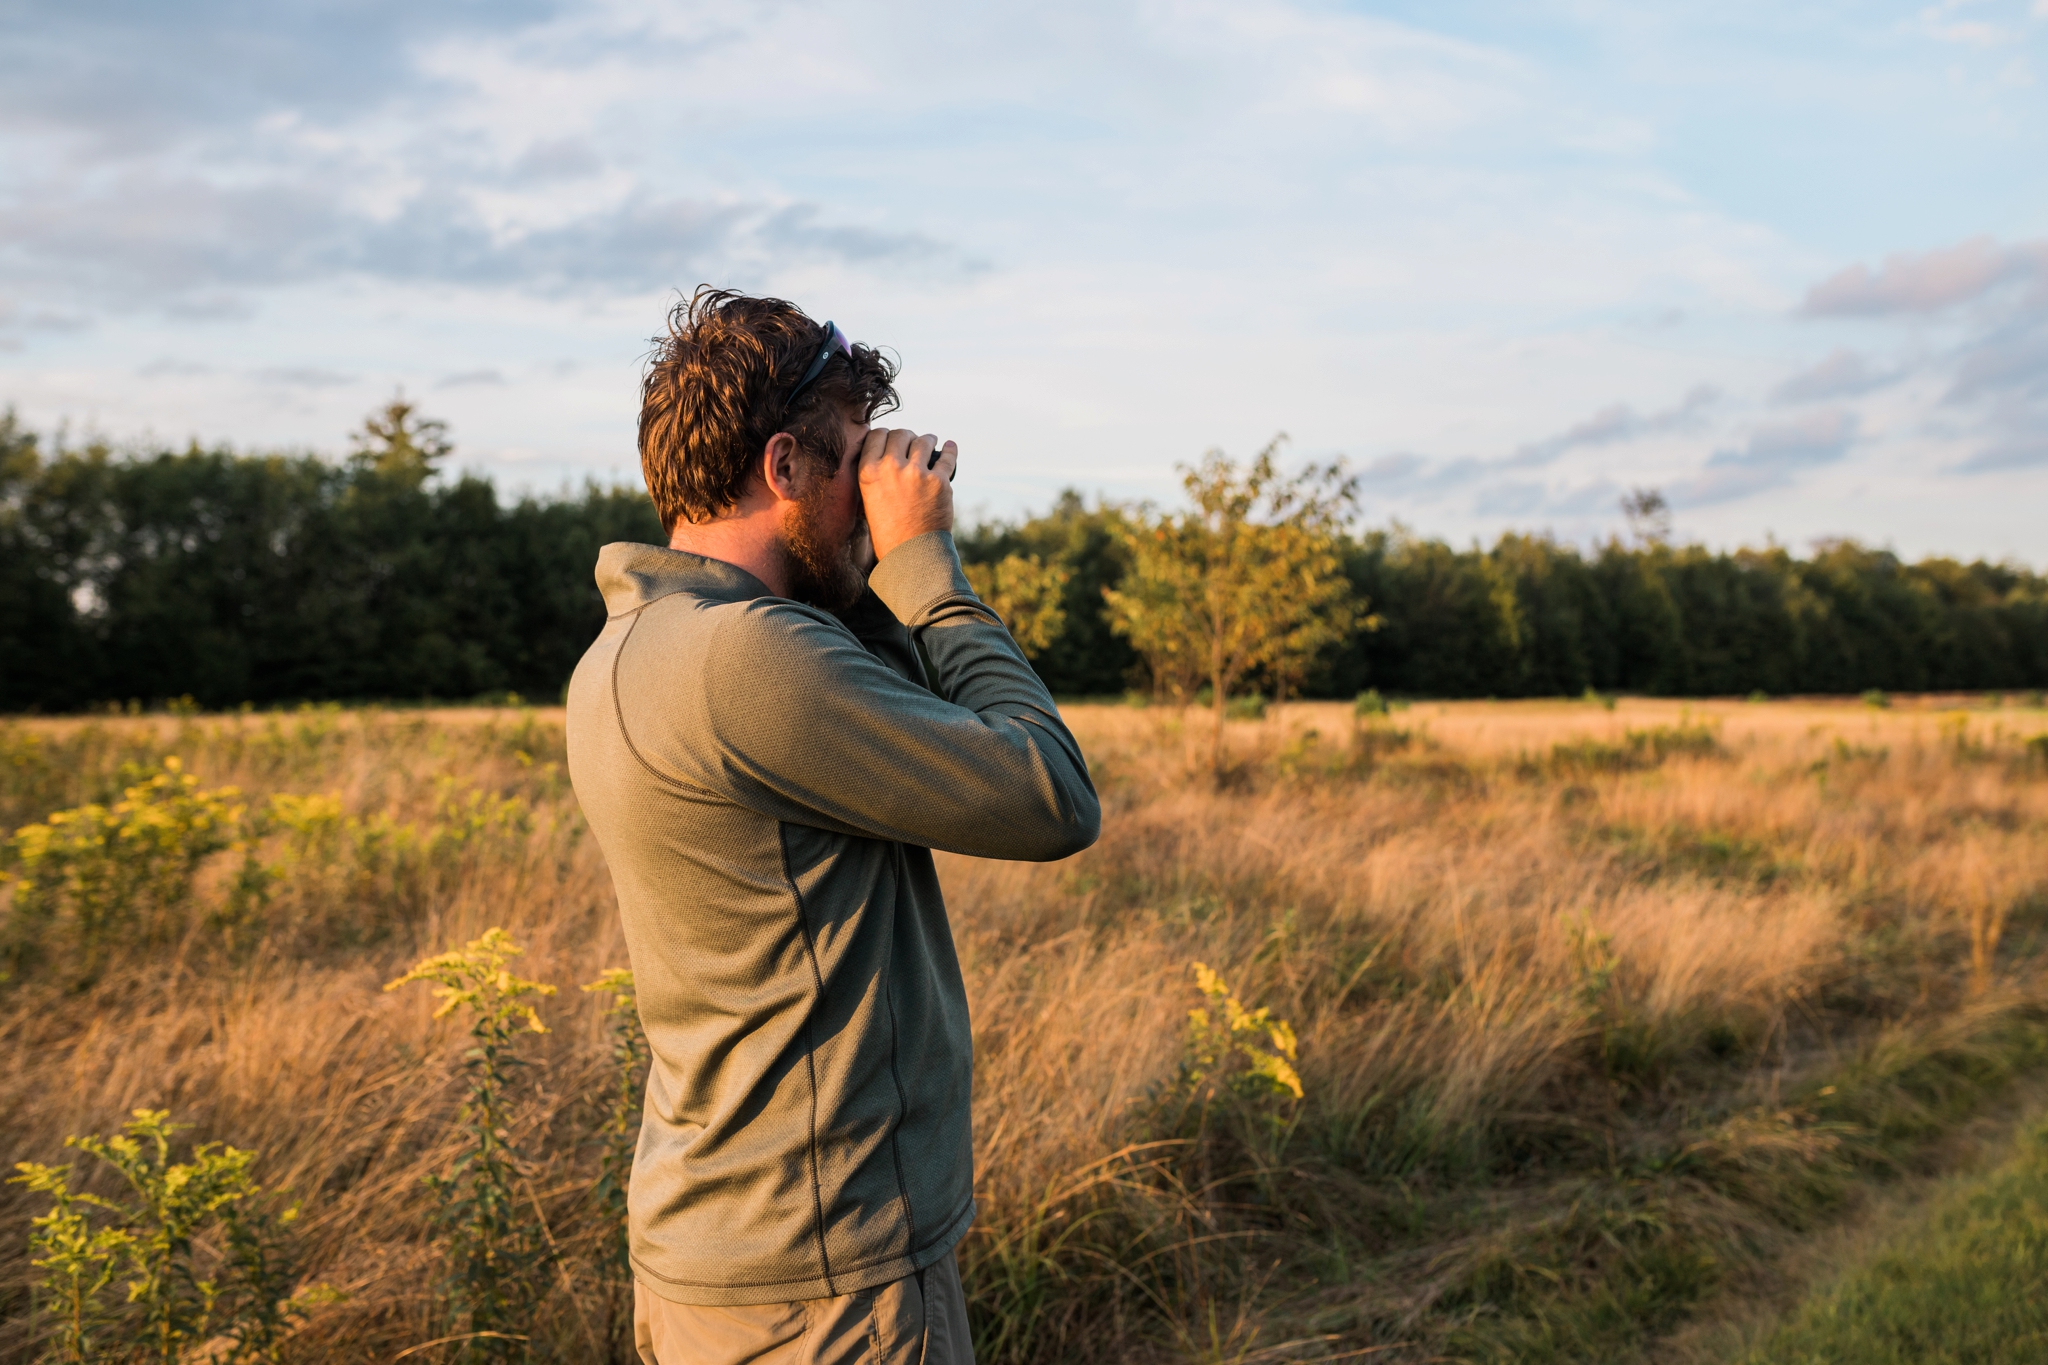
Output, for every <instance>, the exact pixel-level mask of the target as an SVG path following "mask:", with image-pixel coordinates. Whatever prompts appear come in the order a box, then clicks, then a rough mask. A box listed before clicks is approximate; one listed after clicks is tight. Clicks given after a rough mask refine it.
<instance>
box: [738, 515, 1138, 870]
mask: <svg viewBox="0 0 2048 1365" xmlns="http://www.w3.org/2000/svg"><path fill="white" fill-rule="evenodd" d="M870 585H871V587H872V588H873V589H874V593H875V595H876V596H877V597H878V598H879V599H880V600H881V601H882V602H883V603H885V604H887V606H888V608H889V610H890V611H891V612H893V613H894V614H895V616H896V619H897V620H899V621H901V622H902V623H903V625H904V626H906V627H908V628H909V630H910V632H911V634H912V635H914V636H915V637H916V639H917V641H918V643H919V644H921V645H922V646H923V648H924V652H925V655H926V657H927V658H928V659H929V660H930V661H931V664H932V668H933V672H934V674H935V676H934V677H933V678H932V679H931V686H930V687H929V688H927V687H924V686H920V685H919V684H918V683H917V682H915V681H912V680H911V679H910V678H906V677H904V676H903V675H902V674H900V673H898V672H896V671H895V670H893V669H891V668H890V667H889V666H888V665H887V664H885V663H884V662H883V660H882V659H880V658H878V657H876V655H875V654H873V653H871V652H870V651H869V650H868V649H867V648H865V647H864V646H863V645H862V643H861V641H860V640H859V639H857V638H856V637H855V636H854V635H853V634H852V632H851V631H849V630H848V628H847V627H846V625H844V624H843V623H841V622H840V621H838V620H836V619H834V618H833V617H831V616H829V615H826V614H825V613H823V612H818V611H814V610H812V609H810V608H807V607H803V606H799V605H797V604H795V603H792V602H786V601H780V600H777V599H764V600H761V601H759V602H754V603H749V604H747V605H746V606H745V607H744V608H742V609H741V610H740V611H738V612H735V613H734V614H733V615H732V616H731V617H730V618H729V619H728V620H727V621H726V622H725V623H724V624H723V625H721V626H720V627H719V629H718V633H717V636H716V638H715V640H714V644H713V648H714V650H715V657H716V658H717V659H718V667H717V669H716V670H715V671H714V672H713V674H712V678H713V679H715V681H708V682H707V686H708V687H710V688H711V689H713V690H712V691H711V692H710V694H709V695H707V696H706V698H705V709H704V712H703V714H704V715H705V717H706V718H707V720H708V722H709V724H710V726H711V730H712V733H711V734H710V736H708V738H709V739H710V740H711V742H712V743H711V752H712V753H713V754H715V755H716V761H717V762H718V763H719V765H720V769H721V770H720V772H719V773H718V774H716V781H717V785H719V786H721V787H723V788H724V789H725V794H726V795H728V796H729V797H731V798H732V799H734V800H737V801H739V802H740V803H741V804H742V805H745V806H748V807H749V808H751V809H755V810H759V811H761V812H762V813H763V814H770V815H773V816H775V817H776V818H778V819H782V820H787V821H790V822H791V823H794V824H805V825H813V826H817V827H820V828H825V829H833V830H838V831H841V832H845V833H851V834H859V835H864V836H867V837H871V838H880V839H892V840H896V841H899V842H902V843H909V844H918V845H922V846H925V847H928V848H942V849H949V850H951V851H953V852H956V853H966V854H971V855H974V856H977V857H983V858H1010V859H1019V860H1030V861H1039V862H1044V861H1050V860H1052V859H1056V858H1064V857H1066V856H1068V855H1069V854H1073V853H1078V852H1080V851H1081V850H1082V849H1084V848H1086V847H1088V845H1090V844H1092V843H1094V842H1095V837H1096V835H1097V834H1098V833H1099V832H1100V830H1101V825H1102V809H1101V805H1100V803H1099V802H1098V801H1097V799H1096V795H1095V787H1094V784H1093V783H1092V782H1090V781H1089V778H1088V765H1087V763H1086V762H1085V761H1084V760H1083V759H1082V757H1081V750H1080V746H1079V745H1077V744H1076V743H1075V742H1074V737H1073V735H1072V734H1071V733H1069V731H1068V730H1067V727H1066V724H1065V722H1064V721H1062V720H1061V719H1060V715H1059V711H1058V708H1056V707H1055V706H1054V705H1053V700H1052V696H1051V694H1050V693H1048V692H1047V691H1046V690H1045V684H1044V683H1042V682H1041V681H1039V678H1038V675H1037V674H1036V673H1034V672H1033V671H1032V669H1031V666H1030V664H1028V663H1026V662H1025V660H1024V655H1023V653H1022V652H1021V651H1020V650H1019V649H1018V648H1017V645H1016V642H1015V641H1014V640H1012V639H1011V638H1010V633H1009V631H1008V630H1006V629H1004V627H1003V624H1002V622H1001V621H1000V620H999V619H998V618H997V617H996V615H995V613H994V612H992V611H990V610H989V608H988V607H987V606H986V605H984V604H983V603H982V602H981V601H980V600H979V599H977V598H976V597H975V596H974V593H973V591H972V590H971V589H970V588H969V587H968V586H967V578H966V575H965V574H963V573H962V572H961V570H960V561H959V557H958V555H957V553H956V552H955V550H954V547H953V538H952V535H951V534H950V533H948V532H943V531H940V532H933V533H932V534H930V535H926V536H921V537H919V538H918V539H916V540H913V541H910V542H907V543H906V544H904V545H901V546H899V547H897V549H895V550H894V551H892V552H891V553H890V555H889V557H888V558H887V559H886V560H884V561H883V562H882V563H881V564H880V565H878V566H877V567H876V570H875V573H874V575H873V577H872V578H871V580H870Z"/></svg>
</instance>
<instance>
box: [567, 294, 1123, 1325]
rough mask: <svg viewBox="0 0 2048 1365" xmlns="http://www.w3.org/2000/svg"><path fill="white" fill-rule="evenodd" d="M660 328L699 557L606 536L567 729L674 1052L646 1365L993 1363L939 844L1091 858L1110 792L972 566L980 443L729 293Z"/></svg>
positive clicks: (674, 509)
mask: <svg viewBox="0 0 2048 1365" xmlns="http://www.w3.org/2000/svg"><path fill="white" fill-rule="evenodd" d="M655 345H656V350H655V354H654V357H653V360H652V362H651V364H650V366H649V368H648V371H647V375H646V380H645V384H644V386H643V390H642V404H641V413H640V460H641V467H642V469H643V471H644V473H645V475H646V480H647V488H648V492H649V493H650V494H651V495H652V497H653V499H654V505H655V509H656V510H657V511H658V512H659V513H660V515H661V519H662V523H663V525H664V526H665V527H666V528H667V531H668V535H669V543H668V545H667V547H666V548H660V547H656V546H651V545H629V544H615V545H607V546H605V547H604V549H603V550H602V551H601V552H600V553H599V555H598V562H597V582H598V586H599V588H600V589H602V591H603V593H604V600H605V606H606V611H607V614H608V616H609V619H608V620H607V621H606V623H605V627H604V631H603V633H602V634H600V635H599V636H598V638H597V641H596V643H595V644H593V645H592V646H591V647H590V650H589V652H588V653H587V654H585V655H584V657H583V660H582V662H581V663H580V664H579V665H578V666H577V669H576V675H575V678H574V679H573V681H572V682H571V683H570V687H569V719H568V725H569V772H570V776H571V778H572V779H573V781H574V783H575V787H576V795H577V798H578V800H579V801H580V802H581V803H582V806H583V810H584V814H585V816H586V817H587V819H588V820H589V822H590V827H591V829H592V831H593V832H594V833H595V834H596V836H597V840H598V843H599V845H600V846H601V847H602V848H603V850H604V855H605V860H606V862H607V863H608V864H609V865H610V868H611V873H612V880H613V884H614V885H615V887H616V888H617V891H618V900H619V914H620V919H621V921H622V922H623V924H624V928H625V936H626V944H627V948H628V951H629V952H630V953H631V955H632V962H633V974H634V981H635V987H636V993H637V995H638V998H639V1003H640V1014H641V1019H642V1021H643V1022H644V1024H645V1025H646V1029H647V1038H648V1041H649V1043H650V1044H651V1045H652V1048H653V1054H654V1060H653V1065H652V1067H651V1068H650V1071H649V1074H648V1078H647V1099H646V1110H645V1114H646V1117H645V1120H644V1122H643V1124H642V1127H641V1132H640V1143H639V1148H638V1151H637V1153H636V1155H635V1157H634V1162H633V1179H632V1190H631V1195H630V1199H629V1207H630V1223H631V1229H630V1230H631V1246H632V1259H633V1269H634V1280H635V1314H634V1317H635V1324H634V1325H635V1333H636V1337H637V1340H638V1345H639V1350H640V1356H641V1359H642V1360H643V1361H644V1362H646V1365H711V1363H712V1362H717V1365H727V1363H728V1362H740V1361H753V1362H763V1365H768V1363H770V1362H790V1365H796V1362H803V1363H804V1365H813V1362H816V1365H838V1363H839V1362H855V1361H861V1362H867V1361H876V1362H881V1361H888V1362H898V1361H901V1362H906V1365H908V1363H910V1362H930V1363H931V1365H950V1363H951V1362H956V1361H971V1360H972V1359H973V1350H972V1346H971V1344H970V1342H969V1339H968V1332H967V1320H966V1304H965V1297H964V1294H963V1292H962V1288H961V1283H960V1276H959V1270H958V1268H957V1264H956V1261H955V1257H954V1247H955V1245H956V1244H957V1243H958V1242H959V1240H960V1238H961V1237H962V1236H963V1235H964V1234H965V1233H966V1231H967V1228H968V1226H969V1224H970V1223H971V1222H972V1220H973V1218H974V1197H973V1190H974V1170H973V1149H972V1136H971V1131H970V1127H969V1112H968V1109H969V1100H970V1091H971V1087H972V1066H973V1049H972V1040H971V1036H970V1033H969V1030H968V1018H967V998H966V992H965V989H964V987H963V984H962V981H961V975H960V964H959V961H958V959H957V957H956V956H955V953H954V948H953V938H952V934H951V931H950V929H949V927H948V924H947V920H946V910H945V905H944V902H943V901H942V899H941V898H940V894H939V882H938V875H937V872H936V870H935V868H934V866H933V862H932V853H931V850H933V849H935V848H943V849H950V850H952V851H953V852H956V853H964V854H969V855H972V856H975V857H983V858H1010V859H1031V860H1041V861H1043V860H1051V859H1055V858H1064V857H1066V856H1068V855H1069V854H1072V853H1076V852H1078V851H1080V850H1081V849H1084V848H1086V847H1087V846H1088V845H1089V844H1091V843H1093V842H1094V841H1095V837H1096V834H1097V832H1098V830H1099V828H1100V824H1101V808H1100V806H1099V804H1098V802H1097V800H1096V796H1095V789H1094V787H1093V786H1092V785H1091V784H1090V782H1089V779H1088V768H1087V764H1086V762H1085V761H1084V760H1083V759H1082V757H1081V752H1080V749H1079V747H1078V746H1077V745H1076V744H1075V742H1074V737H1073V736H1072V735H1071V734H1070V733H1068V731H1067V727H1066V725H1065V724H1064V723H1063V722H1062V721H1061V719H1060V715H1059V711H1058V710H1057V708H1056V707H1055V706H1054V705H1053V700H1052V697H1051V696H1050V695H1049V694H1048V693H1047V692H1046V690H1045V686H1044V684H1043V683H1041V682H1040V681H1039V679H1038V676H1037V675H1036V674H1035V673H1033V672H1032V670H1031V667H1030V665H1029V664H1027V663H1026V662H1025V661H1024V656H1023V654H1022V653H1021V652H1019V650H1018V648H1017V646H1016V643H1015V642H1014V641H1013V640H1012V639H1011V638H1010V635H1009V632H1008V631H1006V630H1005V629H1004V628H1003V625H1002V622H1001V620H1000V619H999V618H998V617H997V616H996V615H995V613H994V612H992V611H990V610H989V608H988V607H986V606H985V605H983V604H982V603H981V602H980V601H979V600H977V599H976V597H975V596H974V594H973V592H972V591H971V590H970V589H969V587H968V585H967V579H966V577H965V576H964V575H963V574H962V572H961V570H960V560H959V556H958V553H957V552H956V550H955V549H954V545H953V536H952V527H953V494H952V485H951V480H952V477H953V473H954V469H955V466H956V464H957V461H958V458H959V453H958V450H957V448H956V446H955V445H954V443H953V442H951V441H948V442H946V443H945V445H944V446H943V448H941V447H940V446H939V445H938V443H937V441H936V440H935V439H934V438H933V437H931V436H929V435H917V434H915V433H912V432H910V431H904V430H893V431H882V430H877V429H874V428H873V427H871V425H870V423H871V422H872V421H873V419H874V418H875V417H876V416H877V415H879V414H881V413H883V412H887V411H889V410H891V409H893V408H894V406H895V403H896V393H895V388H894V381H895V377H896V369H895V367H894V365H892V364H891V363H890V362H889V361H888V360H887V359H886V358H884V357H883V356H882V355H881V354H880V353H879V352H877V351H876V350H874V349H873V348H871V347H868V346H864V345H854V344H852V343H850V342H849V341H847V339H846V338H845V336H844V335H843V334H842V333H841V332H840V331H839V329H838V328H837V327H836V326H834V325H833V324H831V323H829V322H828V323H826V324H824V325H823V326H820V325H818V324H817V323H815V322H813V321H811V320H810V319H809V318H808V317H806V316H805V315H804V314H803V312H802V311H800V310H799V309H798V308H796V307H795V305H793V304H790V303H786V302H783V301H782V300H779V299H766V298H749V297H746V296H743V295H740V294H737V293H733V292H730V291H725V290H710V289H702V290H699V291H698V292H697V294H696V296H695V297H693V298H692V299H690V300H689V302H687V303H685V304H682V305H679V306H678V307H677V308H676V309H675V311H674V312H673V313H672V314H671V316H670V319H669V332H668V335H667V336H666V337H662V338H658V339H657V340H656V343H655ZM920 652H921V654H922V658H920ZM926 661H928V662H929V668H930V672H929V673H927V671H926Z"/></svg>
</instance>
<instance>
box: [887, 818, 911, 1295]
mask: <svg viewBox="0 0 2048 1365" xmlns="http://www.w3.org/2000/svg"><path fill="white" fill-rule="evenodd" d="M896 876H897V878H898V879H899V881H900V880H902V879H903V877H904V867H903V845H902V844H900V843H899V844H897V845H896ZM889 938H890V944H891V946H892V948H893V946H894V943H895V938H896V925H895V922H894V919H893V917H892V919H891V922H890V925H889ZM892 956H893V953H892ZM884 964H885V965H884V966H883V968H882V1004H883V1006H884V1007H885V1008H886V1009H887V1010H888V1011H889V1080H890V1082H891V1083H892V1084H893V1085H895V1087H896V1123H895V1126H894V1127H892V1128H890V1130H889V1162H890V1164H891V1165H893V1166H894V1167H895V1168H896V1193H897V1195H898V1196H899V1197H900V1198H901V1199H902V1200H903V1231H904V1238H903V1240H904V1243H905V1244H906V1245H907V1246H908V1247H909V1248H911V1249H910V1251H908V1252H907V1253H906V1254H907V1255H913V1256H914V1255H916V1254H917V1252H916V1247H917V1212H916V1210H915V1209H914V1208H913V1207H912V1206H911V1203H910V1182H909V1181H907V1180H905V1179H904V1178H903V1144H902V1142H901V1140H900V1139H901V1136H902V1133H903V1125H904V1124H905V1123H906V1122H908V1121H909V1118H910V1096H909V1095H908V1094H906V1093H905V1092H904V1089H903V1073H902V1071H901V1070H899V1069H898V1066H897V1057H898V1054H899V1053H900V1052H901V1051H902V1047H903V1033H902V1030H901V1029H899V1028H898V1027H897V1026H896V973H894V972H892V971H890V970H889V968H888V966H887V959H884Z"/></svg>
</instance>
